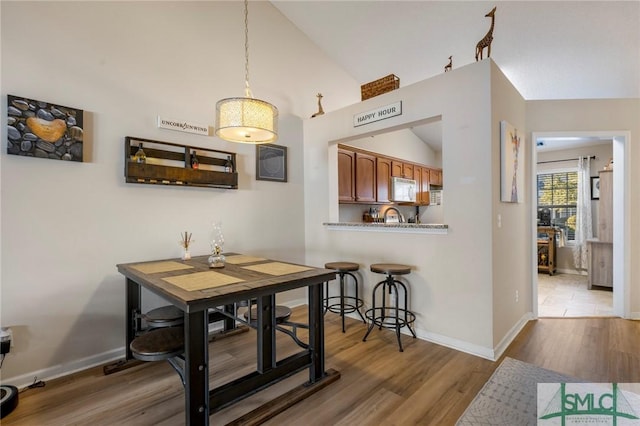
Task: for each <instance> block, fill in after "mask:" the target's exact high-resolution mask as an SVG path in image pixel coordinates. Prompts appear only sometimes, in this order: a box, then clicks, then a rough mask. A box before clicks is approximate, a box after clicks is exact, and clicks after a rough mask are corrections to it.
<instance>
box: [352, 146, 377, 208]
mask: <svg viewBox="0 0 640 426" xmlns="http://www.w3.org/2000/svg"><path fill="white" fill-rule="evenodd" d="M355 156H356V188H355V189H356V201H357V202H365V203H369V202H371V203H375V202H376V201H377V200H376V157H375V156H373V155H369V154H364V153H362V152H356V153H355Z"/></svg>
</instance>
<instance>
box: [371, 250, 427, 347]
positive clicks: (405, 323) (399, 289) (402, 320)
mask: <svg viewBox="0 0 640 426" xmlns="http://www.w3.org/2000/svg"><path fill="white" fill-rule="evenodd" d="M371 272H375V273H377V274H386V275H387V278H385V279H384V280H382V281H380V282H379V283H378V284H376V286H375V287H374V288H373V294H372V301H371V304H372V308H371V309H367V311H366V312H365V313H364V315H365V316H366V317H367V319H368V320H369V321H371V323H370V324H369V329H368V330H367V334H365V335H364V337H363V338H362V341H363V342H364V341H366V340H367V337H368V336H369V333H371V330H373V327H375V326H376V325H377V326H378V328H379V329H382V327H384V328H395V330H396V337H397V338H398V346H399V347H400V352H403V349H402V341H401V340H400V329H401V328H402V327H407V328H408V329H409V331H410V332H411V334H412V335H413V338H414V339H415V338H416V333H415V332H414V331H413V329H412V328H411V324H412V323H413V322H414V321H415V320H416V316H415V314H414V313H413V312H411V311H410V310H409V309H408V303H407V287H406V286H405V285H404V284H403V283H402V282H401V281H398V280H396V279H395V278H394V275H406V274H410V273H411V267H410V266H407V265H399V264H395V263H375V264H373V265H371ZM377 293H378V294H379V296H380V302H381V306H380V305H378V302H377V298H376V294H377ZM387 293H389V296H390V297H392V296H394V295H395V303H394V302H393V300H390V303H389V306H387V297H386V295H387ZM400 297H402V299H403V303H402V304H401V303H400Z"/></svg>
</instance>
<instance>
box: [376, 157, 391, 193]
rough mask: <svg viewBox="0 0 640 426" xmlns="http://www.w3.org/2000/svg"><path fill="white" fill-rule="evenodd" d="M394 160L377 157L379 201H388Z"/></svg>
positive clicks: (377, 191)
mask: <svg viewBox="0 0 640 426" xmlns="http://www.w3.org/2000/svg"><path fill="white" fill-rule="evenodd" d="M391 168H392V161H391V159H390V158H386V157H378V158H377V159H376V194H377V196H376V198H377V201H378V202H379V203H388V202H389V197H390V196H391V194H390V187H389V183H390V182H391Z"/></svg>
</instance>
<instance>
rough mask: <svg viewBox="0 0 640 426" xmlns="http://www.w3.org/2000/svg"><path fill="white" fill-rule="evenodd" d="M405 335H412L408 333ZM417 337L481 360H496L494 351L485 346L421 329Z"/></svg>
mask: <svg viewBox="0 0 640 426" xmlns="http://www.w3.org/2000/svg"><path fill="white" fill-rule="evenodd" d="M403 333H404V332H403ZM404 334H409V335H410V333H409V332H408V331H407V332H406V333H404ZM416 335H417V336H418V338H419V339H421V340H425V341H427V342H431V343H436V344H438V345H440V346H445V347H447V348H451V349H455V350H456V351H460V352H464V353H467V354H470V355H474V356H478V357H480V358H485V359H488V360H490V361H495V359H494V358H493V351H492V350H491V349H490V348H487V347H484V346H480V345H474V344H473V343H469V342H465V341H464V340H459V339H454V338H451V337H448V336H443V335H441V334H438V333H432V332H429V331H424V330H421V329H416Z"/></svg>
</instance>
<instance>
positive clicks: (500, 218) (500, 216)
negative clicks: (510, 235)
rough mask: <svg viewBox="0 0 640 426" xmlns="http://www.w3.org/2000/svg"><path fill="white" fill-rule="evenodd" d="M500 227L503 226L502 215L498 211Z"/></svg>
mask: <svg viewBox="0 0 640 426" xmlns="http://www.w3.org/2000/svg"><path fill="white" fill-rule="evenodd" d="M498 228H502V215H501V214H499V213H498Z"/></svg>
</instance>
